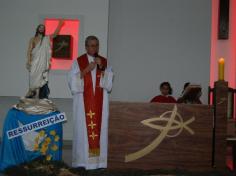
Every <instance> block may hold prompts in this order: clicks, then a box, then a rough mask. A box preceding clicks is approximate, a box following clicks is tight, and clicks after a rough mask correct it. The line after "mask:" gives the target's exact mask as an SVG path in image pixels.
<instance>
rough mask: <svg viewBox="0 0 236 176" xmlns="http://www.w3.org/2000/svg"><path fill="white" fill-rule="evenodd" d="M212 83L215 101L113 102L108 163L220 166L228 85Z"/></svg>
mask: <svg viewBox="0 0 236 176" xmlns="http://www.w3.org/2000/svg"><path fill="white" fill-rule="evenodd" d="M215 88H216V89H215V90H216V94H215V95H216V96H215V97H214V100H215V102H216V106H215V107H213V106H210V105H187V104H159V103H132V102H111V104H110V117H109V118H110V119H109V148H108V168H111V169H128V168H129V169H145V170H152V169H184V170H190V171H197V170H198V171H203V170H211V169H212V168H217V169H224V168H225V167H226V162H225V157H226V123H227V118H226V116H227V88H228V87H227V83H226V82H224V81H220V82H216V84H215Z"/></svg>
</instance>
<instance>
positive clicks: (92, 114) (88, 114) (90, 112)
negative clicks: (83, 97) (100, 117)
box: [86, 110, 95, 119]
mask: <svg viewBox="0 0 236 176" xmlns="http://www.w3.org/2000/svg"><path fill="white" fill-rule="evenodd" d="M86 115H87V116H89V117H90V119H92V118H93V116H94V115H95V113H94V112H92V111H91V110H89V113H87V114H86Z"/></svg>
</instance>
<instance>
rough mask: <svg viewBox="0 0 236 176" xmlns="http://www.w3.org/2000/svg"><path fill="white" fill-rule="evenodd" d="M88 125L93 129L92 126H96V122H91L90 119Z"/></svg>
mask: <svg viewBox="0 0 236 176" xmlns="http://www.w3.org/2000/svg"><path fill="white" fill-rule="evenodd" d="M88 126H89V127H91V128H92V129H93V128H94V126H96V123H93V121H91V122H90V124H89V125H88Z"/></svg>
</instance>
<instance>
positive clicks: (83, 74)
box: [80, 62, 97, 78]
mask: <svg viewBox="0 0 236 176" xmlns="http://www.w3.org/2000/svg"><path fill="white" fill-rule="evenodd" d="M96 65H97V64H96V62H91V63H90V64H89V65H88V66H87V67H86V68H85V69H84V70H83V71H82V72H81V75H80V78H83V77H84V76H85V75H86V74H87V73H88V72H90V71H92V70H93V69H94V68H95V67H96Z"/></svg>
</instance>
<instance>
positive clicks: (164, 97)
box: [151, 82, 176, 103]
mask: <svg viewBox="0 0 236 176" xmlns="http://www.w3.org/2000/svg"><path fill="white" fill-rule="evenodd" d="M160 91H161V95H158V96H155V97H154V98H153V99H152V100H151V103H153V102H157V103H176V100H175V98H174V97H172V96H170V95H171V94H172V88H171V86H170V83H169V82H163V83H161V85H160Z"/></svg>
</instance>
